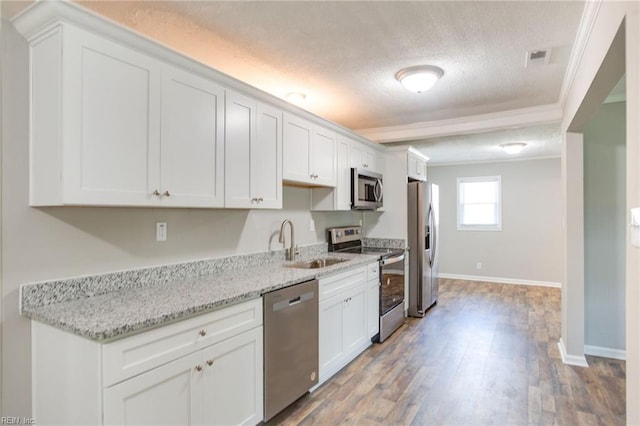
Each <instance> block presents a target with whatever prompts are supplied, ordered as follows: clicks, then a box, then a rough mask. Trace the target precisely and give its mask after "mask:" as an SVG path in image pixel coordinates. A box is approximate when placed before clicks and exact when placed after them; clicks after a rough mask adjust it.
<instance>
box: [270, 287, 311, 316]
mask: <svg viewBox="0 0 640 426" xmlns="http://www.w3.org/2000/svg"><path fill="white" fill-rule="evenodd" d="M313 298H314V294H313V291H309V292H307V293H304V294H301V295H300V296H296V297H294V298H293V299H285V300H280V301H278V302H276V303H274V304H273V305H271V310H272V311H273V312H277V311H281V310H283V309H286V308H290V307H293V306H296V305H299V304H300V303H302V302H306V301H307V300H311V299H313Z"/></svg>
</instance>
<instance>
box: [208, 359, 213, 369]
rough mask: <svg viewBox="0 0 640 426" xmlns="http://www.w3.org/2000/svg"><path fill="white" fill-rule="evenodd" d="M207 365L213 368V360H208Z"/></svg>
mask: <svg viewBox="0 0 640 426" xmlns="http://www.w3.org/2000/svg"><path fill="white" fill-rule="evenodd" d="M207 365H208V366H209V367H211V366H212V365H213V360H212V359H208V360H207Z"/></svg>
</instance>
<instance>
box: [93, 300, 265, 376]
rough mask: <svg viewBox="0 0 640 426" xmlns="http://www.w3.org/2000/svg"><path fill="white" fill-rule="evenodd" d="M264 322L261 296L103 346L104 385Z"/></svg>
mask: <svg viewBox="0 0 640 426" xmlns="http://www.w3.org/2000/svg"><path fill="white" fill-rule="evenodd" d="M261 324H262V299H261V298H259V299H254V300H250V301H248V302H244V303H241V304H238V305H233V306H230V307H227V308H222V309H220V310H217V311H214V312H211V313H208V314H204V315H200V316H197V317H194V318H191V319H187V320H184V321H180V322H177V323H174V324H170V325H167V326H164V327H161V328H157V329H154V330H151V331H147V332H144V333H141V334H137V335H135V336H131V337H127V338H125V339H122V340H118V341H115V342H112V343H107V344H105V345H104V346H103V360H104V363H103V377H104V386H105V387H107V386H111V385H113V384H115V383H118V382H120V381H122V380H124V379H127V378H129V377H132V376H135V375H137V374H140V373H142V372H144V371H147V370H150V369H152V368H154V367H157V366H159V365H162V364H165V363H167V362H170V361H173V360H174V359H177V358H179V357H182V356H184V355H187V354H189V353H191V352H194V351H196V350H198V349H201V348H204V347H207V346H209V345H212V344H214V343H217V342H220V341H222V340H225V339H228V338H229V337H232V336H234V335H237V334H239V333H242V332H244V331H246V330H250V329H252V328H254V327H257V326H259V325H261Z"/></svg>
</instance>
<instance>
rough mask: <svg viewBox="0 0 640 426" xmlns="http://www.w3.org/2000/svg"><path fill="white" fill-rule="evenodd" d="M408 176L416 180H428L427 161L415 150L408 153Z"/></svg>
mask: <svg viewBox="0 0 640 426" xmlns="http://www.w3.org/2000/svg"><path fill="white" fill-rule="evenodd" d="M407 176H408V177H410V178H411V179H415V180H427V159H426V158H425V157H423V156H422V155H420V154H419V153H417V152H415V150H413V151H411V150H410V151H408V152H407Z"/></svg>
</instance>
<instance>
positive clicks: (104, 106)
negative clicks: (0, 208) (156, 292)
mask: <svg viewBox="0 0 640 426" xmlns="http://www.w3.org/2000/svg"><path fill="white" fill-rule="evenodd" d="M12 23H13V25H14V26H15V28H16V29H17V30H18V31H19V32H20V33H21V34H22V35H23V36H24V37H25V38H26V39H27V40H28V42H29V48H30V52H29V53H30V54H29V58H30V69H29V72H30V96H29V99H30V111H29V112H30V123H29V128H30V131H29V139H30V140H29V147H30V148H29V153H30V154H29V161H30V167H29V173H30V182H29V183H30V187H29V203H30V205H31V206H61V205H79V206H82V205H87V206H100V205H104V206H141V207H195V208H221V207H229V208H274V209H277V208H282V182H283V181H286V182H288V183H291V184H294V185H301V186H307V187H313V188H334V187H336V186H339V187H340V188H339V189H338V191H336V193H335V197H334V198H335V199H334V200H333V201H332V202H331V204H333V206H331V207H330V208H327V207H326V206H324V205H323V206H321V209H329V210H347V209H349V208H350V206H349V205H348V203H349V200H348V199H349V191H350V188H349V182H347V181H348V178H347V177H346V169H348V168H350V167H364V168H368V169H370V170H374V171H381V170H380V167H381V165H382V163H383V161H380V158H379V157H380V153H381V152H382V150H377V149H376V148H375V147H373V146H368V145H367V144H366V143H365V144H362V143H361V142H359V141H357V138H355V136H354V139H351V138H349V137H348V134H347V135H346V136H345V140H347V141H348V144H347V145H345V143H344V142H341V145H340V146H339V144H338V141H337V135H336V132H334V131H333V130H331V129H332V128H333V127H332V125H331V124H330V123H328V122H327V121H326V120H323V119H321V118H314V117H313V116H311V115H306V114H305V113H300V115H298V113H296V111H294V110H293V108H290V107H289V106H287V105H286V104H285V103H284V102H283V101H281V100H278V99H276V98H274V97H272V96H269V95H266V94H265V93H263V92H261V91H259V90H257V89H255V88H253V87H251V86H249V85H246V84H244V83H242V82H239V81H237V80H235V79H233V78H231V77H229V76H227V75H225V74H223V73H220V72H218V71H216V70H213V69H211V68H208V67H207V66H205V65H203V64H200V63H197V62H196V61H193V60H192V59H189V58H187V57H185V56H184V55H181V54H179V53H177V52H173V51H171V50H170V49H167V48H166V47H164V46H161V45H159V44H157V43H155V42H153V41H152V40H149V39H148V38H145V37H141V36H139V35H137V34H135V33H134V32H131V31H125V30H123V29H122V28H121V27H119V26H117V25H113V24H112V23H111V22H109V21H106V20H104V19H103V18H101V17H100V16H98V15H95V14H92V13H90V12H88V11H87V10H85V9H83V8H82V7H80V6H78V5H75V4H74V3H73V2H36V4H35V5H34V6H33V7H32V8H29V9H28V11H26V12H25V13H23V14H20V15H19V16H17V17H16V18H15V19H14V20H13V21H12ZM289 110H291V111H293V112H291V113H289V112H283V111H289ZM301 116H302V117H304V116H308V117H309V118H308V119H304V118H301ZM345 148H346V151H345ZM339 150H340V152H339V153H338V151H339ZM345 161H346V167H345ZM338 162H340V164H339V165H338ZM325 195H326V194H325Z"/></svg>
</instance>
